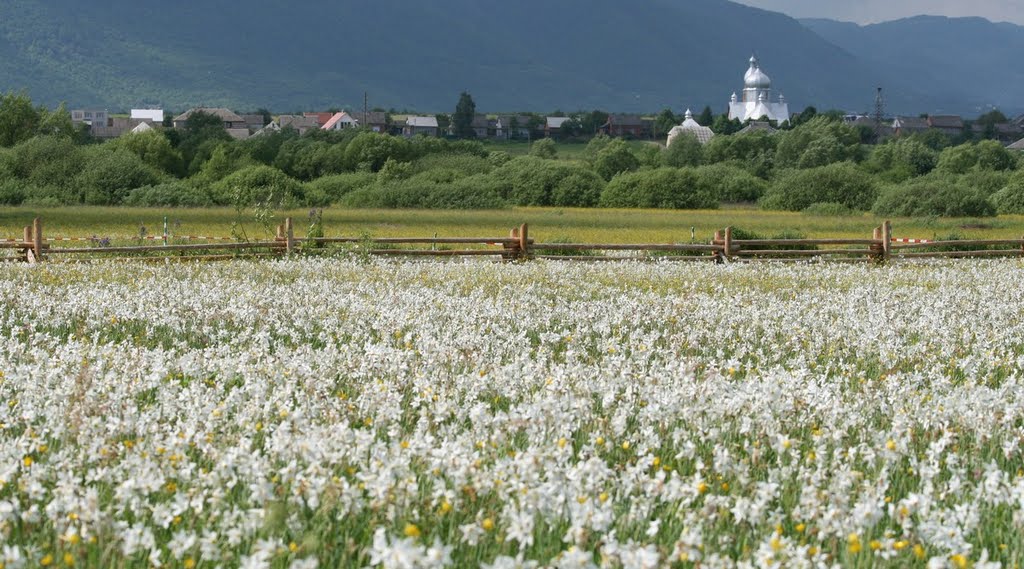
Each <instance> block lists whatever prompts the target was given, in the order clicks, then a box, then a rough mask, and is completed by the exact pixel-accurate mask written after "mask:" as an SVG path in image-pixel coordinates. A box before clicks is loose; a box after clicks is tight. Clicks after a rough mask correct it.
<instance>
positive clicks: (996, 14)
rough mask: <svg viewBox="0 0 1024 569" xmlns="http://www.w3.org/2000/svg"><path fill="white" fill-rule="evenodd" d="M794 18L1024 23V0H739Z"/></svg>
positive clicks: (858, 21)
mask: <svg viewBox="0 0 1024 569" xmlns="http://www.w3.org/2000/svg"><path fill="white" fill-rule="evenodd" d="M735 1H737V2H739V3H741V4H747V5H749V6H756V7H758V8H764V9H766V10H772V11H775V12H782V13H784V14H788V15H790V16H793V17H794V18H830V19H833V20H843V21H847V22H857V23H859V24H868V23H876V22H885V21H888V20H896V19H899V18H906V17H909V16H917V15H921V14H928V15H935V16H950V17H963V16H980V17H982V18H988V19H989V20H992V21H994V22H1013V23H1015V24H1019V25H1024V0H735Z"/></svg>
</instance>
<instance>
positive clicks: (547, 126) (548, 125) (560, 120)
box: [544, 117, 569, 138]
mask: <svg viewBox="0 0 1024 569" xmlns="http://www.w3.org/2000/svg"><path fill="white" fill-rule="evenodd" d="M568 120H569V117H546V118H545V119H544V136H545V137H547V138H550V137H552V136H558V134H559V133H560V132H561V131H562V125H563V124H565V123H566V121H568Z"/></svg>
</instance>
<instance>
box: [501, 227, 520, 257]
mask: <svg viewBox="0 0 1024 569" xmlns="http://www.w3.org/2000/svg"><path fill="white" fill-rule="evenodd" d="M520 229H521V227H514V228H512V230H511V231H509V232H508V238H509V241H506V242H505V244H504V250H503V251H502V254H501V258H502V260H505V261H511V260H513V259H518V258H519V255H521V254H522V251H520V246H521V245H522V242H521V241H520V239H519V230H520Z"/></svg>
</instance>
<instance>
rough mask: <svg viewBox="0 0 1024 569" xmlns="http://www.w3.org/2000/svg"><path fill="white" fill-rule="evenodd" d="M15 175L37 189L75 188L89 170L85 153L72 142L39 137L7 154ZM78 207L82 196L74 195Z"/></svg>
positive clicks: (76, 193)
mask: <svg viewBox="0 0 1024 569" xmlns="http://www.w3.org/2000/svg"><path fill="white" fill-rule="evenodd" d="M6 154H7V159H6V160H5V161H6V162H7V164H8V169H9V170H10V172H11V174H13V175H15V176H17V177H19V178H21V179H23V180H26V181H27V182H29V184H30V185H33V186H39V187H44V186H53V187H66V188H69V189H70V188H71V187H72V186H73V185H74V179H75V177H76V176H78V174H79V173H81V171H82V168H83V167H84V166H85V158H84V151H83V150H82V148H80V147H77V146H75V145H74V143H72V142H71V141H70V140H69V139H67V138H63V137H56V136H37V137H34V138H31V139H29V140H26V141H25V142H22V143H21V144H19V145H17V146H15V147H14V148H12V149H11V150H10V151H8V152H7V153H6ZM70 195H74V196H75V197H74V199H72V200H71V201H69V202H67V203H78V202H79V201H80V195H79V192H77V191H76V192H71V193H70Z"/></svg>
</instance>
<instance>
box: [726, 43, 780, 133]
mask: <svg viewBox="0 0 1024 569" xmlns="http://www.w3.org/2000/svg"><path fill="white" fill-rule="evenodd" d="M771 93H772V80H771V78H770V77H768V74H767V73H765V72H764V71H763V70H762V69H761V64H760V62H759V61H758V60H757V57H755V56H751V57H750V68H749V69H747V73H746V74H745V75H744V76H743V98H742V100H740V99H739V98H738V97H737V96H736V93H733V95H732V97H731V99H730V101H729V118H730V119H739V120H740V122H746V121H748V120H758V119H760V118H762V117H768V119H769V120H773V121H776V122H779V123H784V122H787V121H789V105H788V104H786V99H785V98H784V97H783V96H782V95H779V99H778V101H777V102H772V100H771Z"/></svg>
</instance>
